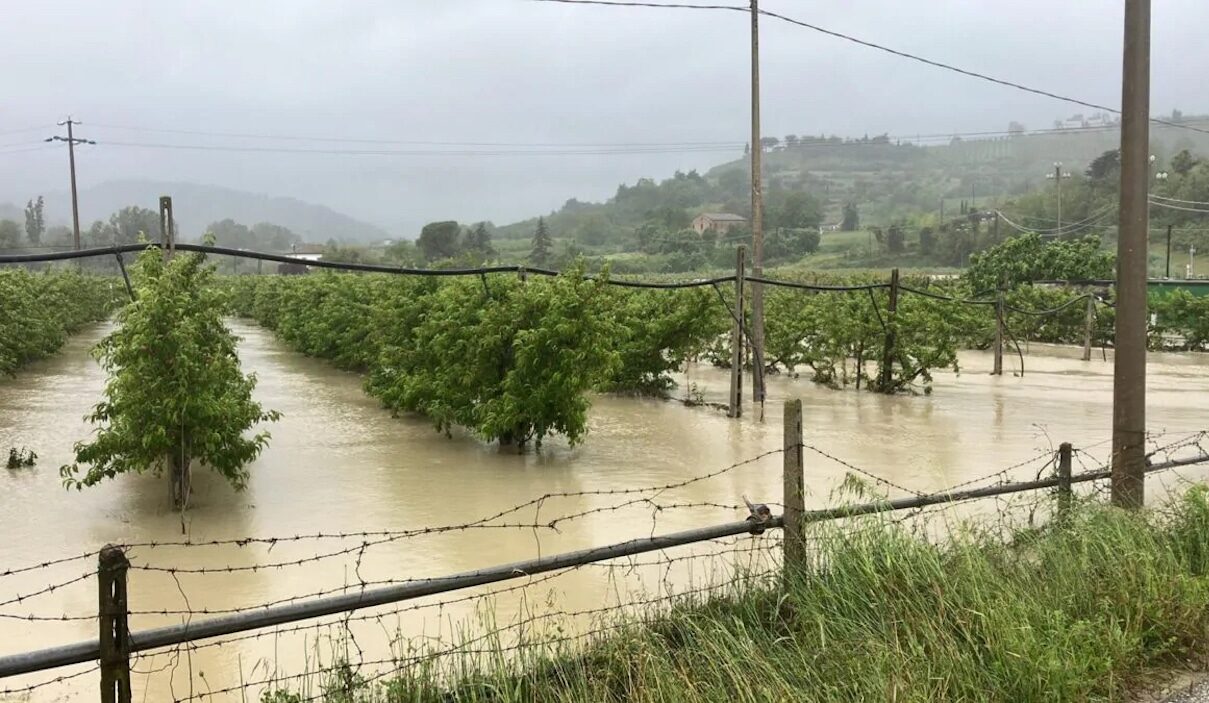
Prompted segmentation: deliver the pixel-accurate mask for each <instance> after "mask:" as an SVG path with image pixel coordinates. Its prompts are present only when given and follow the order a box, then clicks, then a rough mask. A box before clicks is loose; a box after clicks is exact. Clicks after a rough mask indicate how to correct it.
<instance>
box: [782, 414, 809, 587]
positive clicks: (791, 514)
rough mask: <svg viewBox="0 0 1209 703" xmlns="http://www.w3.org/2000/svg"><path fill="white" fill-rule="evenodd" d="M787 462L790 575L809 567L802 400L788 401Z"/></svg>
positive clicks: (786, 530) (787, 563)
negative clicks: (804, 530)
mask: <svg viewBox="0 0 1209 703" xmlns="http://www.w3.org/2000/svg"><path fill="white" fill-rule="evenodd" d="M784 449H785V452H784V454H785V464H784V470H783V488H782V502H783V503H784V508H783V510H782V513H781V514H782V516H783V519H784V520H785V527H784V529H783V530H782V532H783V533H784V539H785V541H784V550H785V552H784V565H783V568H784V571H785V574H786V576H791V575H792V574H793V573H794V572H798V571H801V570H803V569H805V568H806V539H805V536H804V535H803V534H802V513H804V512H805V511H806V497H805V493H806V485H805V484H806V479H805V476H804V474H803V471H804V467H803V462H802V400H801V398H795V399H794V400H787V401H785V440H784Z"/></svg>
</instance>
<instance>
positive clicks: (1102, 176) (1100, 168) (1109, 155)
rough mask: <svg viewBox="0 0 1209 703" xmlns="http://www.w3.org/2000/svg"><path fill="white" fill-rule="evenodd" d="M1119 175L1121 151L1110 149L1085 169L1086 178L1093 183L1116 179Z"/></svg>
mask: <svg viewBox="0 0 1209 703" xmlns="http://www.w3.org/2000/svg"><path fill="white" fill-rule="evenodd" d="M1120 173H1121V150H1120V149H1110V150H1108V151H1106V152H1104V153H1103V154H1100V155H1099V156H1097V157H1096V159H1095V160H1094V161H1092V162H1091V164H1090V165H1089V166H1088V167H1087V177H1088V178H1090V179H1092V180H1093V181H1103V180H1107V179H1110V178H1116V177H1117V176H1118V175H1119V174H1120Z"/></svg>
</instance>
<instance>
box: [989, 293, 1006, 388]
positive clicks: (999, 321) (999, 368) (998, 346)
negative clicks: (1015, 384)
mask: <svg viewBox="0 0 1209 703" xmlns="http://www.w3.org/2000/svg"><path fill="white" fill-rule="evenodd" d="M1003 314H1004V309H1003V291H1002V290H1000V291H999V292H998V293H997V294H996V295H995V363H994V367H993V368H992V369H991V375H992V376H1002V375H1003V338H1004V334H1003Z"/></svg>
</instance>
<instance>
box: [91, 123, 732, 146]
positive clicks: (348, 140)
mask: <svg viewBox="0 0 1209 703" xmlns="http://www.w3.org/2000/svg"><path fill="white" fill-rule="evenodd" d="M90 126H92V127H93V128H96V129H119V130H124V131H131V132H153V133H159V134H187V135H194V136H203V137H230V138H235V139H273V140H280V141H301V142H333V143H344V144H393V145H398V146H471V147H524V148H562V147H576V148H605V147H618V148H623V147H633V148H641V147H673V146H674V147H706V146H709V147H712V146H727V147H742V146H743V145H744V144H745V142H741V141H696V142H465V141H430V140H418V139H408V140H401V139H371V138H362V137H316V136H302V135H283V134H257V133H248V132H210V131H203V130H192V129H164V128H158V127H137V126H130V125H108V124H93V125H90Z"/></svg>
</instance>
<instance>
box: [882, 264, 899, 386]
mask: <svg viewBox="0 0 1209 703" xmlns="http://www.w3.org/2000/svg"><path fill="white" fill-rule="evenodd" d="M897 312H898V269H892V270H891V271H890V305H889V306H888V307H887V309H886V344H885V347H884V348H883V349H882V369H881V371H882V373H881V389H880V390H881V392H882V393H889V392H890V388H891V384H892V383H893V382H894V346H895V344H897V334H896V333H895V329H894V318H895V316H896V313H897Z"/></svg>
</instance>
